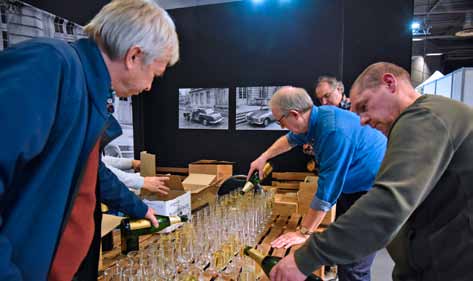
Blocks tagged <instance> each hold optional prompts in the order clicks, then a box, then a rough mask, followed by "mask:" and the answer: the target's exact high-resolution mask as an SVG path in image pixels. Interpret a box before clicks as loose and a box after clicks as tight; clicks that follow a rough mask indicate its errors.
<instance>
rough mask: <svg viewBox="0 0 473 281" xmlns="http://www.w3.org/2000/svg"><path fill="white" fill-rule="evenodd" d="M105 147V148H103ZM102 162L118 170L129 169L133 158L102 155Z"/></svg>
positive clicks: (131, 167) (131, 166)
mask: <svg viewBox="0 0 473 281" xmlns="http://www.w3.org/2000/svg"><path fill="white" fill-rule="evenodd" d="M105 149H107V148H105ZM102 162H104V163H105V165H107V167H109V168H110V167H114V168H117V169H120V170H131V169H133V159H131V158H122V157H113V156H107V155H105V156H103V157H102Z"/></svg>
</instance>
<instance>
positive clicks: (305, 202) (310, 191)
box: [298, 176, 336, 226]
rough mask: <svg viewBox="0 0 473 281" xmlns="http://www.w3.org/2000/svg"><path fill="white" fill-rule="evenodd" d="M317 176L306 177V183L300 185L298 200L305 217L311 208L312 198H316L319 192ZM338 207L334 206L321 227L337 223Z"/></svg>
mask: <svg viewBox="0 0 473 281" xmlns="http://www.w3.org/2000/svg"><path fill="white" fill-rule="evenodd" d="M317 182H318V177H317V176H309V177H306V178H305V180H304V182H301V183H299V191H298V198H299V212H300V213H301V214H302V215H304V214H306V213H307V211H308V210H309V208H310V203H311V202H312V198H313V197H314V195H315V193H316V192H317ZM335 210H336V205H333V207H332V209H330V211H328V212H327V214H326V215H325V217H324V218H323V220H322V222H321V223H320V224H321V225H324V226H327V225H329V224H331V223H332V222H333V221H335V215H336V212H335Z"/></svg>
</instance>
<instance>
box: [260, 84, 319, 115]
mask: <svg viewBox="0 0 473 281" xmlns="http://www.w3.org/2000/svg"><path fill="white" fill-rule="evenodd" d="M313 105H314V103H313V102H312V99H311V98H310V96H309V94H308V93H307V91H306V90H304V89H303V88H296V87H291V86H286V87H282V88H280V89H279V90H277V91H276V93H274V95H273V97H272V98H271V100H270V101H269V106H270V107H271V108H273V107H277V108H278V109H279V111H280V112H281V114H282V115H287V114H288V113H289V111H290V110H296V111H299V112H305V111H307V110H309V109H311V108H312V106H313Z"/></svg>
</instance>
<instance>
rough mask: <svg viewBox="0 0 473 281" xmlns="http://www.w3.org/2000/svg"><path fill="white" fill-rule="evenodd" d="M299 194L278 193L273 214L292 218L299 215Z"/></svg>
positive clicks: (275, 197)
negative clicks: (296, 214) (295, 214)
mask: <svg viewBox="0 0 473 281" xmlns="http://www.w3.org/2000/svg"><path fill="white" fill-rule="evenodd" d="M298 205H299V204H298V200H297V193H277V194H276V195H275V196H274V207H273V214H278V215H281V216H290V215H292V214H294V213H299V207H298Z"/></svg>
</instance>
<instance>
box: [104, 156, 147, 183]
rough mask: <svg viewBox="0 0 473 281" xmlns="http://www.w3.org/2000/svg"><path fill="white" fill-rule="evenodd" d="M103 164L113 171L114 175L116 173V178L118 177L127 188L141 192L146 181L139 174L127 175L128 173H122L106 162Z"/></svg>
mask: <svg viewBox="0 0 473 281" xmlns="http://www.w3.org/2000/svg"><path fill="white" fill-rule="evenodd" d="M103 162H104V164H105V166H106V167H107V168H108V169H109V170H110V171H112V173H114V174H115V176H117V178H118V179H119V180H120V181H121V182H122V183H123V184H125V185H126V186H127V187H129V188H133V189H136V190H139V189H140V188H142V187H143V185H144V183H145V179H144V177H142V176H140V175H139V174H138V173H127V172H124V171H122V170H120V169H117V168H115V167H113V166H110V165H109V164H107V162H105V161H103Z"/></svg>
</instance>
